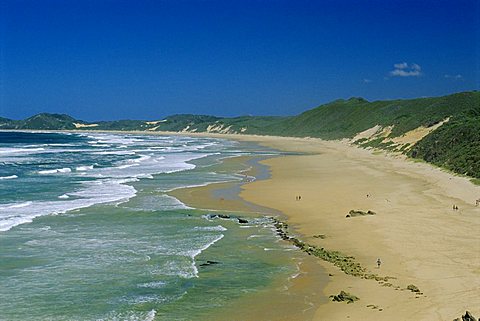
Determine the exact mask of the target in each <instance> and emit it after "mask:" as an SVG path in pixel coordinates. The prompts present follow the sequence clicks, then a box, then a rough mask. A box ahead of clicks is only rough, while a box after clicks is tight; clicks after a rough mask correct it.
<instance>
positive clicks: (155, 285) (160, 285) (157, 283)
mask: <svg viewBox="0 0 480 321" xmlns="http://www.w3.org/2000/svg"><path fill="white" fill-rule="evenodd" d="M166 284H167V283H166V282H163V281H153V282H148V283H142V284H139V285H137V287H139V288H150V289H161V288H163V287H165V285H166Z"/></svg>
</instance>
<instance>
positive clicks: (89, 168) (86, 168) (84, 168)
mask: <svg viewBox="0 0 480 321" xmlns="http://www.w3.org/2000/svg"><path fill="white" fill-rule="evenodd" d="M91 169H93V165H88V166H77V168H75V170H76V171H77V172H85V171H88V170H91Z"/></svg>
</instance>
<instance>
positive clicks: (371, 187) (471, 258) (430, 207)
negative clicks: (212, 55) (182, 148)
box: [232, 136, 480, 320]
mask: <svg viewBox="0 0 480 321" xmlns="http://www.w3.org/2000/svg"><path fill="white" fill-rule="evenodd" d="M232 138H235V139H251V140H255V141H258V142H260V143H261V144H265V145H268V146H271V147H274V148H278V149H281V150H286V151H299V152H305V153H311V154H310V155H303V156H285V157H278V158H273V159H269V160H267V161H265V162H264V163H265V164H268V165H269V166H270V168H271V170H272V178H271V179H270V180H266V181H257V182H254V183H251V184H248V185H246V186H245V188H244V190H243V191H242V193H241V196H242V197H243V198H245V199H246V200H248V201H251V202H254V203H257V204H259V205H262V206H266V207H271V208H274V209H277V210H280V211H282V212H283V213H284V214H285V215H287V217H288V222H289V223H290V225H293V226H294V227H295V230H296V232H298V233H300V234H301V235H304V237H303V239H304V240H305V241H307V242H309V243H312V244H317V245H319V246H322V247H325V248H326V249H329V250H338V251H341V252H343V253H345V254H349V255H353V256H355V257H356V259H357V261H358V262H360V263H361V264H362V265H363V266H365V267H367V268H368V269H369V270H370V271H372V272H373V273H378V274H379V275H382V276H387V275H388V276H393V277H396V278H397V279H395V280H392V281H390V282H391V283H392V284H393V285H398V286H400V287H401V288H403V289H404V288H405V287H406V286H407V285H408V284H414V285H416V286H417V287H418V288H419V289H420V291H421V292H423V293H424V295H421V296H417V295H415V294H414V293H412V292H410V291H408V290H395V289H394V288H393V287H385V286H381V285H380V284H379V283H378V282H376V281H374V280H365V279H360V278H358V277H353V276H348V275H345V274H344V273H342V272H341V271H340V270H339V269H337V268H335V267H333V266H332V265H331V264H330V263H327V262H323V263H322V266H323V267H324V268H325V269H326V270H327V271H328V272H329V273H331V274H333V276H332V278H331V282H330V283H329V284H328V285H327V287H326V288H325V289H324V293H325V295H327V296H328V295H331V294H338V293H339V292H340V290H345V291H347V292H350V293H352V294H354V295H356V296H358V297H360V301H358V302H356V303H354V304H348V305H347V304H345V303H336V302H330V303H328V304H325V305H322V306H320V308H319V309H318V310H317V313H316V314H315V320H453V319H454V318H455V317H459V316H460V315H461V314H462V313H464V312H465V310H470V311H471V312H473V314H474V315H477V316H478V315H480V295H479V294H480V234H479V233H478V231H479V227H480V207H475V206H474V203H475V199H477V198H478V197H480V187H479V186H475V185H473V184H471V183H470V182H469V181H468V180H467V179H465V178H461V177H456V176H452V175H451V174H449V173H446V172H444V171H441V170H439V169H437V168H434V167H432V166H429V165H427V164H423V163H413V162H411V161H406V160H405V159H401V158H399V157H391V156H385V155H384V154H381V155H378V154H377V155H375V154H374V153H371V152H370V151H367V150H362V149H358V148H355V147H351V146H348V145H346V144H344V143H340V142H325V141H321V140H317V139H293V138H275V137H248V138H247V137H236V136H234V137H232ZM367 194H370V197H368V198H367V197H366V195H367ZM296 195H301V196H302V199H301V201H296V200H295V196H296ZM453 204H456V205H457V206H458V207H459V208H460V210H459V211H453V210H452V205H453ZM351 209H360V210H365V211H366V210H373V211H375V212H376V213H377V215H373V216H365V217H356V218H350V219H347V218H345V215H346V214H347V213H348V212H349V211H350V210H351ZM316 234H325V235H326V236H327V237H326V238H325V239H316V238H312V236H313V235H316ZM378 257H379V258H381V260H382V262H383V264H382V265H381V268H380V269H377V268H376V264H375V262H376V259H377V258H378ZM367 305H374V306H377V307H378V308H376V309H373V308H372V307H367ZM380 309H382V311H379V310H380Z"/></svg>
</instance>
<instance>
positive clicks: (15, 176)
mask: <svg viewBox="0 0 480 321" xmlns="http://www.w3.org/2000/svg"><path fill="white" fill-rule="evenodd" d="M15 178H18V176H17V175H10V176H0V180H4V179H15Z"/></svg>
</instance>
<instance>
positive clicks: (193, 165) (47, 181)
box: [0, 132, 297, 320]
mask: <svg viewBox="0 0 480 321" xmlns="http://www.w3.org/2000/svg"><path fill="white" fill-rule="evenodd" d="M271 154H275V152H274V151H271V150H265V149H263V148H260V147H258V146H255V145H249V144H243V143H237V142H231V141H226V140H219V139H211V138H189V137H168V136H141V135H121V134H119V135H114V134H100V133H95V134H71V133H57V134H54V133H17V132H15V133H14V132H0V298H1V299H0V320H201V319H204V320H208V319H209V315H211V314H212V313H215V311H217V310H219V309H224V308H228V306H229V305H231V304H233V303H232V302H234V301H235V300H236V299H238V298H241V297H242V296H248V295H249V294H250V293H255V292H257V291H260V290H262V289H265V288H268V286H269V285H270V284H271V283H272V282H273V280H275V279H278V278H279V277H280V278H281V277H284V278H285V279H286V278H288V277H289V276H290V275H293V274H294V273H296V271H297V270H296V269H297V267H296V263H295V260H294V256H292V255H291V252H292V251H291V248H289V247H288V245H287V244H285V243H283V242H279V240H278V238H277V237H276V236H275V235H274V233H273V231H272V224H271V221H270V220H268V219H267V218H264V217H262V216H261V215H259V216H258V217H257V218H253V219H252V218H249V223H248V224H239V223H238V220H236V219H235V218H233V217H232V218H231V219H221V218H218V217H213V216H212V214H225V215H233V214H232V213H228V212H225V213H218V212H216V213H212V212H209V211H206V210H200V209H192V208H188V207H187V206H185V205H184V204H182V203H181V202H180V201H178V200H177V199H175V198H172V197H170V196H168V195H167V194H166V192H168V191H170V190H172V189H175V188H180V187H185V186H197V185H205V184H208V183H212V182H220V181H232V180H241V179H242V176H241V175H239V174H238V173H234V172H231V173H228V172H224V171H222V172H221V173H220V172H219V171H215V168H218V164H219V163H221V161H222V159H224V158H226V157H232V156H236V155H258V156H260V155H271ZM235 215H241V214H239V213H236V214H235ZM235 215H233V216H235ZM207 261H214V262H215V263H214V264H208V263H207ZM227 319H228V318H227Z"/></svg>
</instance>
